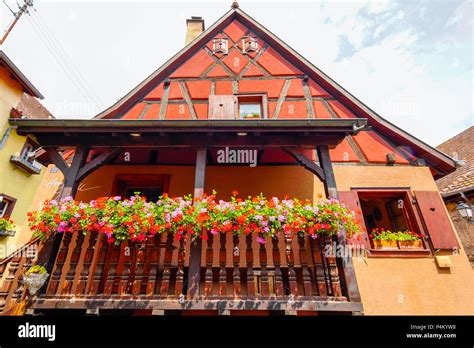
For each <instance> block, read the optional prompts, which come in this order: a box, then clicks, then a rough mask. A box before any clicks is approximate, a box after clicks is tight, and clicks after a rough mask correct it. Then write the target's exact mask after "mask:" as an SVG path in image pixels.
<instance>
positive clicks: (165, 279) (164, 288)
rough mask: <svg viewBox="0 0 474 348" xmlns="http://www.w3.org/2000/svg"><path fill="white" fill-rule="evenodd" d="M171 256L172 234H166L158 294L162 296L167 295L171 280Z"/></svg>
mask: <svg viewBox="0 0 474 348" xmlns="http://www.w3.org/2000/svg"><path fill="white" fill-rule="evenodd" d="M172 256H173V234H172V233H168V235H167V236H166V250H165V259H164V261H163V276H162V278H161V287H160V294H161V295H163V296H166V295H168V291H169V287H170V279H171V270H170V268H171V260H172Z"/></svg>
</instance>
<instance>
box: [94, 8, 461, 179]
mask: <svg viewBox="0 0 474 348" xmlns="http://www.w3.org/2000/svg"><path fill="white" fill-rule="evenodd" d="M245 38H252V39H254V41H255V42H256V43H257V46H258V48H257V50H252V51H251V52H245V50H244V40H243V39H245ZM215 39H223V40H227V49H228V51H227V53H217V52H213V42H214V40H215ZM239 93H246V94H248V93H264V94H266V96H267V102H266V105H265V107H266V114H267V115H268V118H269V119H339V118H341V119H347V118H349V119H351V118H367V119H368V125H369V128H368V129H366V130H364V131H363V132H360V133H359V134H358V135H356V136H347V137H346V139H345V140H343V141H342V142H341V143H340V144H339V145H338V146H337V147H335V148H333V149H331V150H330V156H331V160H332V161H333V162H341V163H346V164H379V165H380V164H383V165H410V164H411V165H425V164H426V165H428V166H429V167H430V168H431V170H432V173H433V175H434V176H435V177H438V176H442V175H445V174H447V173H449V172H451V171H453V170H454V168H455V162H454V160H452V159H451V158H449V157H448V156H446V155H444V154H443V153H441V152H439V151H437V150H436V149H434V148H432V147H430V146H429V145H426V144H425V143H423V142H421V141H420V140H418V139H416V138H415V137H413V136H411V135H410V134H408V133H406V132H404V131H403V130H401V129H399V128H397V127H396V126H394V125H393V124H391V123H390V122H388V121H386V120H385V119H383V118H382V117H381V116H379V115H378V114H376V113H375V112H374V111H373V110H371V109H370V108H368V107H367V106H366V105H364V104H363V103H362V102H361V101H359V100H357V99H356V98H355V97H354V96H352V95H351V94H350V93H349V92H347V91H346V90H345V89H344V88H342V87H341V86H339V85H338V84H337V83H336V82H335V81H333V80H332V79H331V78H330V77H328V76H327V75H326V74H325V73H324V72H322V71H321V70H319V69H318V68H316V67H315V66H313V65H312V64H311V63H310V62H308V61H307V60H306V59H305V58H304V57H302V56H301V55H299V54H298V53H297V52H295V51H294V50H292V49H291V48H290V47H289V46H288V45H286V44H285V43H284V42H282V41H281V40H280V39H279V38H278V37H276V36H275V35H273V34H272V33H271V32H269V31H268V30H267V29H266V28H265V27H263V26H262V25H261V24H259V23H257V22H256V21H255V20H254V19H253V18H251V17H250V16H248V15H247V14H246V13H245V12H243V11H242V10H241V9H240V8H238V7H233V8H232V9H231V10H230V11H229V12H228V13H226V14H225V15H224V16H223V17H221V18H220V19H219V20H218V21H217V22H216V23H214V24H213V25H212V26H211V27H209V28H208V29H207V30H206V31H205V32H203V33H202V34H201V35H199V36H198V37H197V38H196V39H195V40H194V41H192V42H191V43H190V44H189V45H187V46H186V47H185V48H184V49H182V50H181V51H180V52H178V53H177V54H176V55H175V56H174V57H173V58H171V59H170V60H169V61H168V62H166V63H165V64H164V65H163V66H162V67H160V68H159V69H158V70H156V71H155V72H154V73H153V74H152V75H150V76H149V77H148V78H147V79H146V80H145V81H143V82H142V83H141V84H139V85H138V86H137V87H136V88H134V89H133V90H132V91H131V92H130V93H129V94H127V95H126V96H125V97H123V98H122V99H121V100H119V101H118V102H117V103H116V104H115V105H113V106H112V107H110V108H109V109H107V110H105V111H104V112H102V113H100V114H99V115H97V116H96V118H102V119H127V120H129V119H143V120H179V119H188V120H189V119H191V120H192V119H196V120H198V119H200V120H202V119H208V118H209V110H210V108H209V95H211V94H215V95H237V94H239Z"/></svg>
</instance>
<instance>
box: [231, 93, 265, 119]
mask: <svg viewBox="0 0 474 348" xmlns="http://www.w3.org/2000/svg"><path fill="white" fill-rule="evenodd" d="M237 102H238V113H239V118H240V119H242V120H251V119H260V118H267V112H266V108H267V105H266V104H267V98H266V95H265V94H240V95H237Z"/></svg>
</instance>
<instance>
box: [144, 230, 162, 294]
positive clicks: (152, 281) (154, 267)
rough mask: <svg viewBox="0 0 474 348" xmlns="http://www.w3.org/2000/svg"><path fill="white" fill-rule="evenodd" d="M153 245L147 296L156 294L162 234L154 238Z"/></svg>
mask: <svg viewBox="0 0 474 348" xmlns="http://www.w3.org/2000/svg"><path fill="white" fill-rule="evenodd" d="M152 241H153V246H152V249H151V255H150V261H149V264H150V271H149V272H148V283H147V286H146V294H147V296H153V295H155V289H156V275H157V273H158V262H160V241H161V235H158V236H155V237H154V238H152Z"/></svg>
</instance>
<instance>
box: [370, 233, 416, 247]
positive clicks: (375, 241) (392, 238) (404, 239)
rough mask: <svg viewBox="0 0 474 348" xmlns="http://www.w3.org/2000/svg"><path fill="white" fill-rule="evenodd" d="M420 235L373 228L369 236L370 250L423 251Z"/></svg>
mask: <svg viewBox="0 0 474 348" xmlns="http://www.w3.org/2000/svg"><path fill="white" fill-rule="evenodd" d="M421 237H422V236H421V235H420V234H418V233H416V232H411V231H397V232H392V231H389V230H386V229H384V228H374V229H372V233H371V234H369V239H370V243H371V246H372V248H374V249H385V250H399V249H401V250H412V249H418V250H420V249H424V246H423V241H422V239H421Z"/></svg>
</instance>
